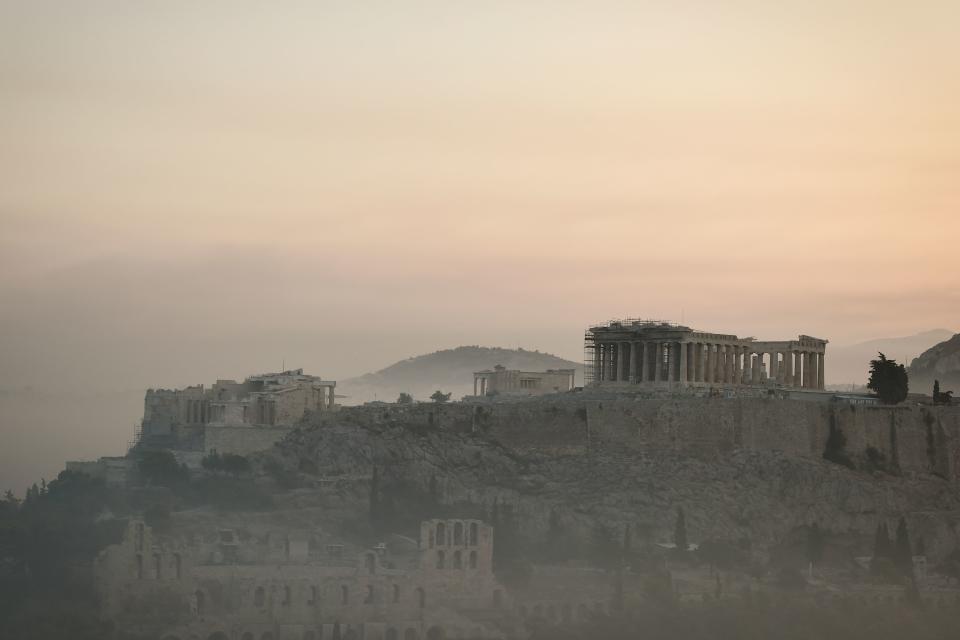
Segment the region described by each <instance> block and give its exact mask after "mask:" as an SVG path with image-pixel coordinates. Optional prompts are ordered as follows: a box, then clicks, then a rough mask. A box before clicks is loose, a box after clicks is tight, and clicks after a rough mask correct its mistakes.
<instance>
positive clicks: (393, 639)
mask: <svg viewBox="0 0 960 640" xmlns="http://www.w3.org/2000/svg"><path fill="white" fill-rule="evenodd" d="M383 638H384V640H399V634H398V633H397V630H396V629H394V628H393V627H390V628H389V629H387V633H386V635H384V637H383Z"/></svg>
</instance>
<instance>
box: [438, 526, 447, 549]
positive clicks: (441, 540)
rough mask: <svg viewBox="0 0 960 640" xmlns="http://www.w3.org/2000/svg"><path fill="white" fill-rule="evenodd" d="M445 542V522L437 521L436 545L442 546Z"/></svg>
mask: <svg viewBox="0 0 960 640" xmlns="http://www.w3.org/2000/svg"><path fill="white" fill-rule="evenodd" d="M445 544H447V523H446V522H438V523H437V546H438V547H442V546H444V545H445Z"/></svg>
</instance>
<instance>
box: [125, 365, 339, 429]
mask: <svg viewBox="0 0 960 640" xmlns="http://www.w3.org/2000/svg"><path fill="white" fill-rule="evenodd" d="M336 386H337V383H336V382H334V381H333V380H322V379H320V378H319V377H317V376H311V375H307V374H304V373H303V369H294V370H292V371H282V372H280V373H265V374H260V375H255V376H250V377H249V378H247V379H246V380H244V381H243V382H236V381H234V380H217V381H216V382H215V383H214V384H213V386H211V387H209V388H206V387H204V385H197V386H192V387H186V388H184V389H148V390H147V395H146V398H145V399H144V410H143V423H142V429H143V434H144V435H146V436H163V435H167V434H169V433H170V432H171V430H172V429H173V428H175V427H176V426H184V425H185V426H190V425H213V426H224V427H239V426H262V427H271V426H287V427H289V426H293V425H294V424H295V423H296V422H297V421H298V420H299V419H300V418H302V417H303V415H304V414H305V413H306V412H307V411H327V410H330V409H333V408H334V406H335V404H336V402H335V395H334V390H335V388H336Z"/></svg>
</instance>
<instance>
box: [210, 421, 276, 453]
mask: <svg viewBox="0 0 960 640" xmlns="http://www.w3.org/2000/svg"><path fill="white" fill-rule="evenodd" d="M292 430H293V429H289V428H285V427H215V426H212V425H206V427H205V428H204V449H203V450H204V452H205V453H209V452H210V451H212V450H214V449H216V450H217V452H218V453H233V454H236V455H241V456H245V455H249V454H251V453H256V452H258V451H264V450H266V449H269V448H270V447H272V446H273V445H274V444H276V443H277V442H279V441H280V440H282V439H283V438H284V436H286V435H287V434H288V433H290V432H291V431H292Z"/></svg>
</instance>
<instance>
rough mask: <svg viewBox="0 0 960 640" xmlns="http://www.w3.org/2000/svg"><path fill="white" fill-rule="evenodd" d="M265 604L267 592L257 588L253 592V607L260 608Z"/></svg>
mask: <svg viewBox="0 0 960 640" xmlns="http://www.w3.org/2000/svg"><path fill="white" fill-rule="evenodd" d="M266 602H267V592H266V591H265V590H264V588H263V587H257V588H256V589H255V590H254V592H253V606H255V607H262V606H264V604H266Z"/></svg>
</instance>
